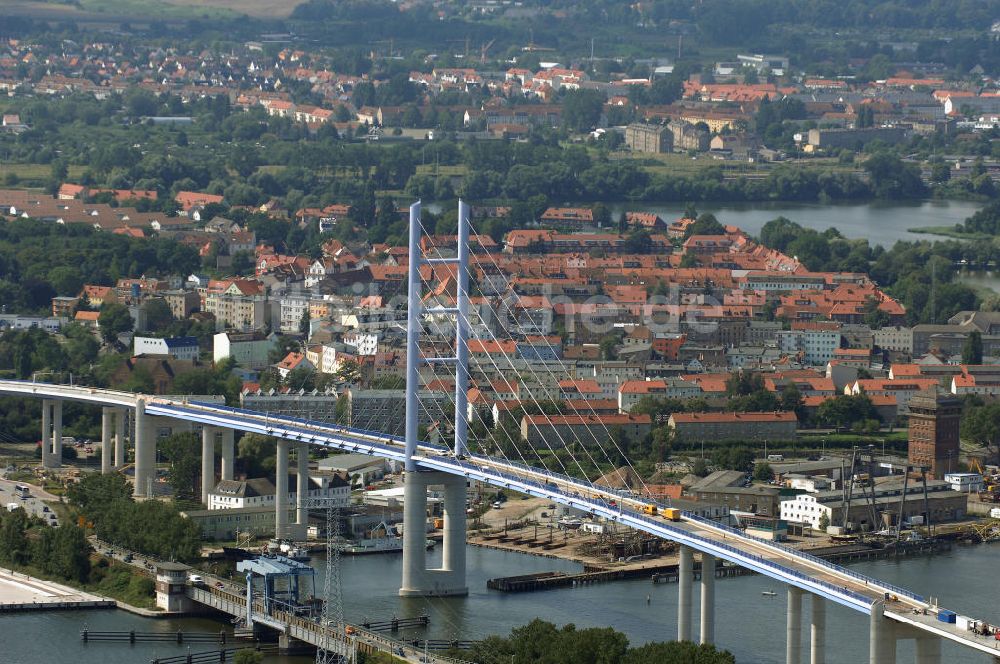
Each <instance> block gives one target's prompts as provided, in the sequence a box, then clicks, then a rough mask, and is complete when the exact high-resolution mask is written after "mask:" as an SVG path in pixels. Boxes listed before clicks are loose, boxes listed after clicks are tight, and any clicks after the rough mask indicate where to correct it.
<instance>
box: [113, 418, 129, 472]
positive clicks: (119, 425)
mask: <svg viewBox="0 0 1000 664" xmlns="http://www.w3.org/2000/svg"><path fill="white" fill-rule="evenodd" d="M126 415H127V412H126V410H125V409H124V408H118V409H117V410H116V412H115V461H114V466H115V468H121V467H122V466H124V465H125V443H126V440H127V439H128V427H127V426H126V425H125V416H126Z"/></svg>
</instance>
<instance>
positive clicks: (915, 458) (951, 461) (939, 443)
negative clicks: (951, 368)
mask: <svg viewBox="0 0 1000 664" xmlns="http://www.w3.org/2000/svg"><path fill="white" fill-rule="evenodd" d="M961 418H962V400H961V399H960V398H958V397H956V396H953V395H951V394H944V393H941V392H939V391H938V390H937V389H930V390H925V391H923V392H918V393H917V394H916V395H915V396H914V397H913V398H911V399H910V427H909V447H908V449H909V460H910V463H913V464H921V465H924V466H928V467H929V468H930V469H931V475H932V476H933V477H935V478H937V479H941V478H943V477H944V475H945V473H950V472H951V471H952V470H955V469H956V468H957V467H958V455H959V451H960V450H959V438H958V427H959V421H960V420H961Z"/></svg>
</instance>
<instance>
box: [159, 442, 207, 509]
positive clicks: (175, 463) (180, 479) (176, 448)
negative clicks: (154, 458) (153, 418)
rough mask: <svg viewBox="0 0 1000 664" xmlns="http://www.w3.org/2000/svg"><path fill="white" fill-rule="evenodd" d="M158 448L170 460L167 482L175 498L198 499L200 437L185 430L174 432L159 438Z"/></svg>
mask: <svg viewBox="0 0 1000 664" xmlns="http://www.w3.org/2000/svg"><path fill="white" fill-rule="evenodd" d="M159 448H160V450H162V452H163V455H164V457H166V459H167V461H169V462H170V468H169V470H168V471H167V483H168V484H170V487H171V488H172V489H173V490H174V492H175V493H176V495H177V498H179V499H183V500H195V499H198V498H199V497H200V494H199V488H200V485H199V483H198V478H199V476H200V474H201V439H200V438H199V437H198V435H197V434H195V433H191V432H187V431H185V432H182V433H175V434H172V435H170V436H168V437H166V438H164V439H163V440H161V441H160V442H159Z"/></svg>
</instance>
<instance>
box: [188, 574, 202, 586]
mask: <svg viewBox="0 0 1000 664" xmlns="http://www.w3.org/2000/svg"><path fill="white" fill-rule="evenodd" d="M188 581H190V582H191V585H193V586H203V585H205V579H204V577H202V576H201V575H200V574H189V575H188Z"/></svg>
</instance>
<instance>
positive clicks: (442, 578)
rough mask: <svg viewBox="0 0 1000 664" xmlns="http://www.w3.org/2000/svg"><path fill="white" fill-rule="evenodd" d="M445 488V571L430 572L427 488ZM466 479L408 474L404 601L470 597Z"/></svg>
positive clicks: (430, 474)
mask: <svg viewBox="0 0 1000 664" xmlns="http://www.w3.org/2000/svg"><path fill="white" fill-rule="evenodd" d="M432 484H443V485H444V541H443V542H442V546H443V547H444V553H443V561H442V567H441V568H440V569H427V487H428V486H430V485H432ZM465 495H466V487H465V478H464V477H454V476H452V475H448V474H446V473H438V472H420V471H415V470H409V471H407V472H406V476H405V480H404V484H403V579H402V583H401V584H400V588H399V594H400V596H401V597H445V596H457V595H467V594H469V589H468V587H467V586H466V585H465V535H466V528H465V509H466V507H465Z"/></svg>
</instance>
